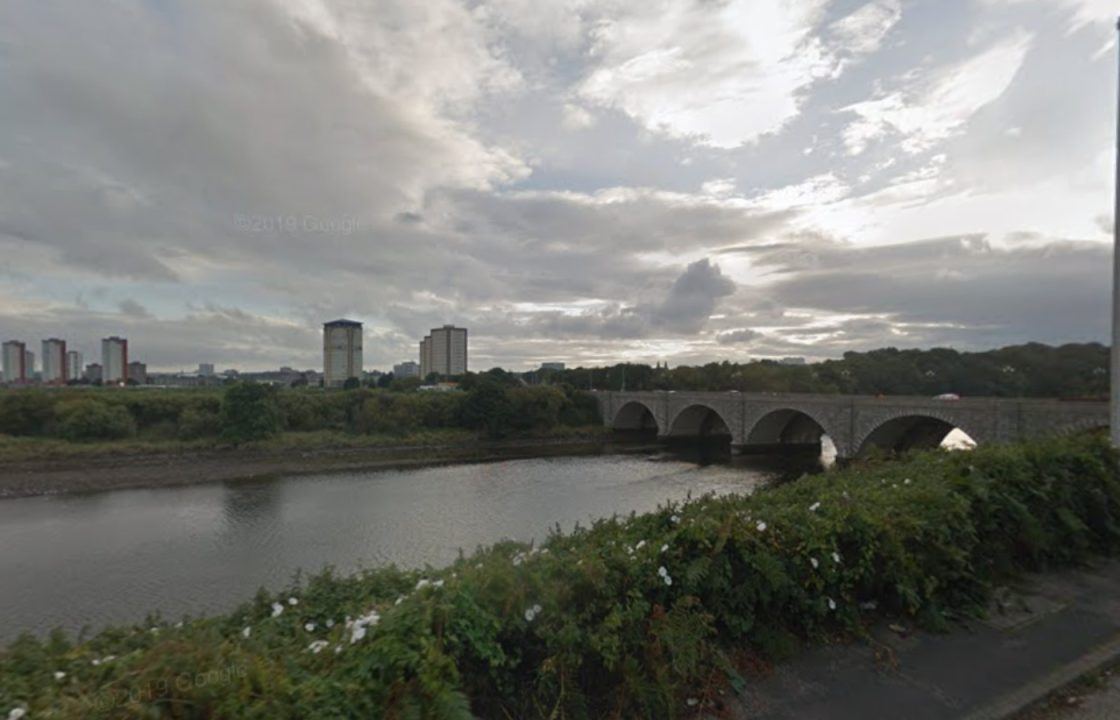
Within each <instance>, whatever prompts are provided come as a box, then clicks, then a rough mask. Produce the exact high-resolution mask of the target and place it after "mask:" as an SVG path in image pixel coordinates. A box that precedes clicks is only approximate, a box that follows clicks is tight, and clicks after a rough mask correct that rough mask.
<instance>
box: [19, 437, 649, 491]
mask: <svg viewBox="0 0 1120 720" xmlns="http://www.w3.org/2000/svg"><path fill="white" fill-rule="evenodd" d="M647 447H648V446H646V445H633V444H624V445H620V444H618V443H615V442H611V441H610V440H609V439H608V438H603V437H592V436H585V437H570V438H555V439H539V438H527V439H517V440H500V441H486V442H462V443H442V444H434V445H416V444H413V445H385V446H377V447H357V448H355V447H322V448H315V449H308V448H298V449H297V448H293V449H288V450H283V449H282V450H259V449H251V450H250V449H238V448H215V449H204V450H191V451H185V452H158V453H140V454H133V455H108V456H104V457H96V458H66V459H61V460H50V459H38V460H27V461H17V462H14V463H11V464H9V465H8V466H7V467H5V468H4V469H3V471H0V501H3V500H14V499H17V498H28V497H40V496H44V495H66V494H74V493H89V492H103V491H108V490H125V489H149V488H161V487H176V486H182V485H197V484H202V483H213V482H229V481H238V480H254V479H261V478H267V477H274V476H279V475H307V474H312V473H320V472H322V473H329V472H364V471H374V470H396V469H403V468H414V467H428V466H433V465H444V464H451V463H470V462H494V461H500V460H518V459H528V458H535V457H553V456H565V455H570V456H577V455H595V454H602V453H604V452H609V451H611V449H612V448H613V449H614V450H616V451H619V452H626V451H630V452H641V451H642V450H643V449H646V448H647Z"/></svg>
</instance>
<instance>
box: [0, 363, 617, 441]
mask: <svg viewBox="0 0 1120 720" xmlns="http://www.w3.org/2000/svg"><path fill="white" fill-rule="evenodd" d="M599 423H600V418H599V409H598V404H597V403H596V401H595V399H594V397H592V396H591V395H589V394H588V393H585V392H582V391H579V390H575V389H572V388H570V387H562V386H548V387H545V386H537V387H525V386H521V385H520V384H518V385H513V384H512V383H510V382H507V381H506V380H505V379H504V378H503V377H501V376H498V377H492V376H489V375H487V376H483V377H481V378H479V377H474V378H472V380H471V382H469V383H467V384H466V389H464V390H459V391H452V392H392V391H388V390H375V389H370V388H358V389H352V390H340V391H332V392H322V391H320V390H298V389H287V388H285V389H277V388H273V387H270V386H266V385H259V384H255V383H237V384H234V385H231V386H229V387H226V388H223V389H220V390H179V391H176V390H160V391H141V390H128V391H122V390H112V389H104V390H66V391H45V390H37V389H30V390H13V391H10V392H6V393H0V434H7V435H13V436H39V437H53V438H61V439H65V440H71V441H96V440H119V439H124V438H132V437H139V438H143V439H148V440H171V439H178V440H200V439H206V438H212V439H214V440H215V441H224V442H231V443H238V442H244V441H250V440H260V439H265V438H268V437H271V436H274V435H277V434H279V433H283V432H286V431H292V432H314V431H337V432H345V433H358V434H370V435H373V434H382V435H400V436H405V435H408V434H409V433H413V432H416V431H420V430H435V429H442V428H462V429H469V430H475V431H477V432H478V433H479V434H480V435H484V436H486V437H490V438H502V437H507V436H511V435H517V434H522V433H530V432H537V431H547V430H550V429H552V428H555V427H557V426H568V427H580V426H587V425H595V424H599Z"/></svg>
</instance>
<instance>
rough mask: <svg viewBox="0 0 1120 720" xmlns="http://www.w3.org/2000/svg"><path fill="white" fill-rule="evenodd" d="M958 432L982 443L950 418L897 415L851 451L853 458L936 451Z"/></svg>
mask: <svg viewBox="0 0 1120 720" xmlns="http://www.w3.org/2000/svg"><path fill="white" fill-rule="evenodd" d="M958 429H959V430H960V431H961V432H963V433H965V434H966V435H968V437H969V438H971V439H972V441H973V442H976V443H979V442H982V441H983V440H984V438H982V437H981V435H980V434H979V433H977V432H973V431H970V430H969V428H968V427H967V426H966V425H962V424H961V423H959V422H956V421H955V420H954V419H953V418H952V417H951V416H947V415H942V414H941V413H930V412H916V413H899V414H896V415H893V416H890V417H887V418H884V419H882V420H880V421H879V422H878V423H877V424H876V425H875V426H874V427H873V428H872V429H871V430H870V432H868V433H867V434H866V435H864V437H863V438H861V439H860V440H859V442H858V443H856V444H855V445H854V447H855V450H856V455H857V456H859V455H866V454H867V453H868V452H870V451H871V450H872V449H874V448H878V449H880V450H885V451H887V452H905V451H907V450H930V449H933V448H936V447H940V446H941V443H942V442H943V441H944V440H945V438H946V437H947V436H948V435H949V433H951V432H953V430H958Z"/></svg>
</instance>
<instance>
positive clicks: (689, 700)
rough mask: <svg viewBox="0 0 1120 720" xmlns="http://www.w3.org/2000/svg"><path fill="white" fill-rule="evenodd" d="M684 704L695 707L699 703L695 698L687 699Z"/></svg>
mask: <svg viewBox="0 0 1120 720" xmlns="http://www.w3.org/2000/svg"><path fill="white" fill-rule="evenodd" d="M684 702H685V704H686V705H688V706H689V707H696V705H698V704H699V703H700V701H699V700H697V699H696V698H689V699H687V700H685V701H684Z"/></svg>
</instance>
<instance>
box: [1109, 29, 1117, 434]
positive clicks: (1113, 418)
mask: <svg viewBox="0 0 1120 720" xmlns="http://www.w3.org/2000/svg"><path fill="white" fill-rule="evenodd" d="M1116 30H1117V35H1118V36H1120V18H1118V19H1117V23H1116ZM1116 47H1117V50H1118V52H1117V56H1118V58H1120V42H1118V43H1117V46H1116ZM1117 69H1118V74H1117V83H1118V84H1117V88H1118V92H1120V63H1118V65H1117ZM1117 102H1118V104H1117V109H1118V112H1117V116H1116V185H1115V187H1114V188H1113V201H1114V204H1113V208H1112V209H1113V212H1112V358H1111V359H1112V375H1111V377H1110V378H1109V386H1110V387H1109V398H1110V404H1109V436H1110V437H1111V439H1112V446H1113V447H1120V347H1117V346H1118V345H1120V94H1118V96H1117Z"/></svg>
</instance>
